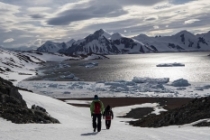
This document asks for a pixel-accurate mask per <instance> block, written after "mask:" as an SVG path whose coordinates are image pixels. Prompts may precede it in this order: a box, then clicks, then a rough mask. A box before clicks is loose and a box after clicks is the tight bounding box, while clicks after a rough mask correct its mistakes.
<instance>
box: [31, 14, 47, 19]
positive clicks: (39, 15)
mask: <svg viewBox="0 0 210 140" xmlns="http://www.w3.org/2000/svg"><path fill="white" fill-rule="evenodd" d="M30 17H31V18H34V19H38V18H44V17H45V15H41V14H33V15H30Z"/></svg>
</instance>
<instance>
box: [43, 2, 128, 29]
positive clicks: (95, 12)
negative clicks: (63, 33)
mask: <svg viewBox="0 0 210 140" xmlns="http://www.w3.org/2000/svg"><path fill="white" fill-rule="evenodd" d="M126 13H127V11H124V10H123V9H122V8H121V7H118V6H115V5H113V6H110V5H99V6H98V5H92V6H89V7H87V8H83V9H70V10H66V11H64V12H62V13H60V14H59V15H58V16H57V17H55V18H52V19H50V20H48V21H47V23H48V24H50V25H68V24H69V23H71V22H74V21H81V20H87V19H91V18H99V17H116V16H120V15H123V14H126Z"/></svg>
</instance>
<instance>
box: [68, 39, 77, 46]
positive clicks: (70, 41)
mask: <svg viewBox="0 0 210 140" xmlns="http://www.w3.org/2000/svg"><path fill="white" fill-rule="evenodd" d="M74 42H75V40H74V39H71V40H69V41H68V42H66V45H67V46H68V47H70V46H71V45H72V44H73V43H74Z"/></svg>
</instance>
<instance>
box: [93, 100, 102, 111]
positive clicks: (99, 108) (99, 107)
mask: <svg viewBox="0 0 210 140" xmlns="http://www.w3.org/2000/svg"><path fill="white" fill-rule="evenodd" d="M94 113H95V114H101V104H100V102H99V101H98V102H94Z"/></svg>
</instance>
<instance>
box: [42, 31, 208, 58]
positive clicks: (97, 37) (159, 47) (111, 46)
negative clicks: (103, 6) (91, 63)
mask: <svg viewBox="0 0 210 140" xmlns="http://www.w3.org/2000/svg"><path fill="white" fill-rule="evenodd" d="M46 44H50V45H46ZM58 44H59V43H53V42H50V43H49V42H46V43H45V44H44V45H42V46H41V47H40V48H39V49H38V51H44V52H59V53H64V54H68V55H77V54H88V53H97V54H127V53H149V52H184V51H207V50H210V32H208V33H204V34H198V35H194V34H192V33H190V32H188V31H181V32H179V33H177V34H175V35H172V36H162V37H161V36H156V37H150V36H147V35H145V34H140V35H138V36H134V37H132V38H129V37H124V36H122V35H121V34H119V33H114V34H109V33H107V32H105V31H104V30H102V29H100V30H98V31H96V32H94V33H93V34H90V35H88V36H87V37H85V38H84V39H80V40H77V41H75V40H70V41H69V42H67V43H66V45H64V44H62V43H60V44H59V45H58ZM61 44H62V45H61ZM46 46H48V47H46ZM51 46H59V47H51ZM61 46H65V47H61ZM66 46H67V47H66ZM54 48H56V49H54Z"/></svg>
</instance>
